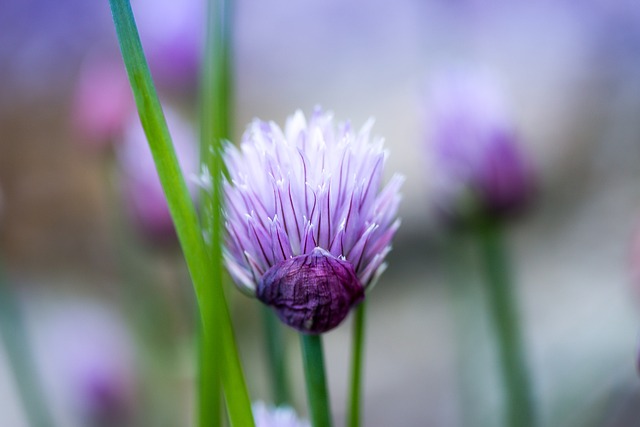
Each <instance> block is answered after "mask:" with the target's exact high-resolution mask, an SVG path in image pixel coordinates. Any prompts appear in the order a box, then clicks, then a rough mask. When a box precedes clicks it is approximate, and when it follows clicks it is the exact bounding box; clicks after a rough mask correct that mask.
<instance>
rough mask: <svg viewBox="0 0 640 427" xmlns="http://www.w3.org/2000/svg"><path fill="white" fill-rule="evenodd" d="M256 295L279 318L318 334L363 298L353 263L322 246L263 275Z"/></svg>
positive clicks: (287, 260)
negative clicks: (332, 253)
mask: <svg viewBox="0 0 640 427" xmlns="http://www.w3.org/2000/svg"><path fill="white" fill-rule="evenodd" d="M256 296H257V297H258V299H259V300H260V301H262V302H263V303H265V304H267V305H270V306H273V307H274V308H275V309H276V313H277V315H278V317H280V320H282V321H283V322H284V323H286V324H287V325H289V326H291V327H292V328H294V329H297V330H299V331H300V332H305V333H310V334H319V333H322V332H326V331H328V330H331V329H333V328H335V327H336V326H338V325H339V324H340V322H342V321H343V320H344V318H345V317H347V314H349V310H350V309H351V307H352V306H353V305H354V304H356V303H358V302H360V301H362V300H363V299H364V287H363V286H362V285H361V284H360V281H359V280H358V278H357V277H356V273H355V271H353V266H352V265H351V264H349V263H348V262H346V261H344V260H341V259H338V258H336V257H334V256H333V255H331V254H330V253H329V252H327V251H325V250H324V249H321V248H315V249H314V250H313V251H312V252H311V253H310V254H308V255H298V256H297V257H293V258H288V259H286V260H284V261H280V262H279V263H277V264H276V265H274V266H273V267H271V268H270V269H269V270H267V272H266V273H265V274H264V276H262V278H261V279H260V282H259V283H258V289H257V292H256Z"/></svg>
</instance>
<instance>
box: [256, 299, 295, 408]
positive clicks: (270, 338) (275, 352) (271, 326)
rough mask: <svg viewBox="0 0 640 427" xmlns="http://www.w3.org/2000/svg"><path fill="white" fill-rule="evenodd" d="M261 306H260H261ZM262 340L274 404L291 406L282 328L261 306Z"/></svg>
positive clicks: (271, 311)
mask: <svg viewBox="0 0 640 427" xmlns="http://www.w3.org/2000/svg"><path fill="white" fill-rule="evenodd" d="M261 305H262V304H261ZM262 320H263V323H264V338H265V346H266V349H267V359H268V361H269V367H270V369H269V372H270V374H271V386H272V388H273V397H274V401H275V404H276V405H278V406H280V405H289V406H291V405H292V402H291V395H290V392H289V377H288V375H287V365H288V364H287V345H286V339H285V338H286V337H285V334H284V332H285V331H284V327H283V325H282V323H281V322H280V320H278V318H277V317H276V315H275V314H274V313H273V310H271V308H270V307H267V306H266V305H262Z"/></svg>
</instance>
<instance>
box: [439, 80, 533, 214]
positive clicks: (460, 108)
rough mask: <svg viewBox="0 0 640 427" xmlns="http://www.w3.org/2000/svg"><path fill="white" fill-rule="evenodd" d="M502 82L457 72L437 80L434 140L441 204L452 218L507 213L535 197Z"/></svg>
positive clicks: (530, 176) (442, 208) (444, 212)
mask: <svg viewBox="0 0 640 427" xmlns="http://www.w3.org/2000/svg"><path fill="white" fill-rule="evenodd" d="M501 96H502V94H501V92H500V90H499V87H498V85H497V84H496V83H495V82H494V81H492V80H491V79H490V78H489V77H488V76H487V75H484V74H480V73H478V74H472V73H465V72H462V71H454V72H451V73H449V74H445V75H442V76H440V77H439V78H436V79H435V80H434V81H433V84H432V88H431V93H430V100H429V101H430V102H429V112H428V119H429V120H428V122H429V123H428V135H427V139H428V143H429V144H430V145H429V147H430V150H429V151H430V155H432V157H433V172H434V173H433V179H432V182H433V184H434V187H435V188H434V192H435V197H436V203H437V205H438V207H439V209H440V210H441V211H442V213H443V214H444V215H445V217H446V218H448V219H452V220H459V219H465V218H467V217H468V216H470V215H477V214H488V215H495V216H502V215H507V214H510V213H513V212H515V211H518V210H519V209H520V208H522V207H523V206H524V205H526V203H527V202H528V201H529V199H530V197H531V195H532V190H533V174H532V170H531V165H530V163H529V162H528V159H527V157H525V154H524V153H523V151H522V149H521V147H520V146H519V145H518V143H519V138H518V136H517V132H516V130H515V128H514V124H513V122H512V120H511V119H510V118H509V116H508V114H507V109H506V107H505V105H504V103H503V99H502V97H501Z"/></svg>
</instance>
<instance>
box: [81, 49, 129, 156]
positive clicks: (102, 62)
mask: <svg viewBox="0 0 640 427" xmlns="http://www.w3.org/2000/svg"><path fill="white" fill-rule="evenodd" d="M134 107H135V105H134V102H133V95H132V93H131V88H130V87H129V81H128V80H127V74H126V72H125V69H124V64H122V60H118V59H117V57H111V56H109V55H104V54H100V55H89V56H87V57H86V58H85V60H84V62H83V64H82V67H81V69H80V74H79V76H78V83H77V86H76V88H75V94H74V100H73V109H72V120H73V127H74V128H75V130H76V131H77V132H78V134H79V136H80V137H81V140H82V141H83V142H85V143H87V144H90V145H93V146H97V147H103V146H105V145H107V144H109V143H112V142H113V141H114V140H115V139H117V138H120V137H121V136H122V132H123V128H124V125H125V123H126V121H127V119H128V118H129V117H130V116H131V114H132V113H133V111H134V109H135V108H134Z"/></svg>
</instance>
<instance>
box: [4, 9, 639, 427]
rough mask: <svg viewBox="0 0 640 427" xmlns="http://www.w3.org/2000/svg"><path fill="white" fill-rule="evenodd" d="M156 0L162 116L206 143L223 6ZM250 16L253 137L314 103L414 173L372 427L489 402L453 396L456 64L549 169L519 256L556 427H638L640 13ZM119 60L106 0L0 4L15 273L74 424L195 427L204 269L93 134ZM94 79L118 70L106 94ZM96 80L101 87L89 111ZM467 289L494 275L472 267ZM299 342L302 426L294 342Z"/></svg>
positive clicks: (375, 365)
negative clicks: (443, 193)
mask: <svg viewBox="0 0 640 427" xmlns="http://www.w3.org/2000/svg"><path fill="white" fill-rule="evenodd" d="M167 3H169V2H167ZM160 4H161V2H158V1H156V2H152V1H150V0H146V1H143V0H140V1H134V2H133V8H134V12H135V13H136V16H137V18H138V20H139V22H140V26H141V36H142V39H143V43H144V44H145V47H147V46H152V47H153V46H156V45H159V46H163V45H162V43H164V41H162V37H163V35H164V34H166V33H171V34H173V35H174V37H175V40H171V41H170V42H166V43H167V44H170V45H171V46H170V48H166V49H167V50H168V51H170V52H171V55H173V56H169V57H168V59H166V58H162V57H160V59H158V60H157V62H155V63H154V62H152V68H153V72H154V76H157V78H158V79H159V80H158V81H159V86H162V87H164V88H165V89H164V92H163V93H162V99H163V100H164V101H166V102H167V104H171V105H172V107H171V108H176V109H177V110H178V111H179V112H180V114H181V115H182V116H183V118H185V119H186V120H187V121H191V122H192V123H193V126H195V117H196V116H197V114H196V102H197V97H198V91H197V63H198V52H199V50H200V45H199V43H200V42H201V34H202V32H201V24H202V21H203V19H204V18H203V14H202V13H201V10H202V7H203V5H202V4H201V3H199V2H198V1H196V0H190V1H185V2H175V4H174V5H173V6H160ZM235 19H236V21H235V34H234V36H235V40H234V51H235V58H234V65H235V106H234V112H235V115H234V121H235V130H234V135H235V139H234V140H235V141H238V140H239V138H240V136H241V134H242V131H243V129H244V128H245V126H246V124H247V123H249V121H250V120H252V119H253V118H254V117H259V118H262V119H266V120H274V121H276V122H278V123H281V124H283V123H284V121H285V119H286V117H287V116H288V115H290V114H292V113H293V112H294V111H295V110H296V109H302V110H303V111H305V112H307V113H309V112H311V111H312V110H313V108H314V106H316V105H321V106H322V107H324V108H325V109H330V110H332V111H334V112H335V116H336V118H337V119H339V120H346V119H350V120H351V121H352V123H353V124H354V125H356V126H361V125H362V124H364V122H365V121H366V120H367V119H368V118H369V117H372V116H373V117H375V119H376V123H375V126H374V128H373V133H374V134H376V135H381V136H384V138H385V141H386V147H387V148H388V150H389V152H390V157H389V160H388V164H387V172H388V173H389V176H390V174H391V173H392V172H400V173H402V174H404V175H405V176H406V182H405V184H404V186H403V202H402V204H401V210H400V216H401V217H402V221H403V223H402V227H401V228H400V230H399V232H398V234H397V236H396V239H395V241H394V250H393V252H392V253H391V255H390V256H389V269H388V271H387V272H386V273H385V275H384V276H383V278H382V280H381V281H380V283H379V284H378V285H377V287H376V289H375V292H372V293H371V294H369V297H368V298H369V301H370V304H369V318H368V319H369V320H368V322H369V323H368V326H367V342H366V349H367V353H366V376H365V389H366V392H365V425H367V426H374V427H375V426H392V425H397V426H445V427H448V426H456V425H458V423H460V422H461V416H460V414H461V412H462V411H461V403H460V402H461V399H460V396H461V395H462V394H464V393H465V392H468V391H469V390H466V391H465V390H461V387H460V386H459V382H458V380H457V378H458V375H457V374H458V373H459V372H460V365H459V363H460V360H461V357H460V356H459V355H457V349H459V348H460V347H459V345H458V344H457V341H458V340H457V338H456V336H458V335H456V323H455V315H454V312H453V310H452V304H451V300H452V293H451V289H450V286H449V284H448V280H447V277H448V273H447V270H448V268H447V264H446V262H445V261H446V259H445V258H446V257H445V255H444V253H443V250H442V247H443V245H442V240H443V232H442V226H441V225H440V224H439V223H438V221H437V220H436V218H435V216H434V215H433V209H432V203H433V195H432V194H431V193H430V191H429V185H428V184H429V180H430V175H429V173H430V167H429V163H428V161H427V155H426V154H425V152H426V141H425V133H426V129H425V126H426V125H425V123H427V120H426V117H425V114H424V102H425V91H426V88H427V87H428V85H429V82H430V79H431V78H432V77H433V76H434V75H436V74H437V73H439V72H441V71H442V70H443V69H447V68H448V67H451V66H459V65H464V66H465V67H482V68H484V69H491V70H492V72H493V73H494V74H495V75H496V76H498V77H499V79H500V81H501V83H502V84H503V86H504V88H505V89H506V91H505V92H506V94H507V96H508V98H509V103H510V105H511V106H512V110H511V113H512V115H513V119H514V123H515V125H516V127H517V129H518V130H519V134H520V136H521V142H522V144H523V145H524V147H525V149H526V152H527V153H528V154H529V155H530V156H531V159H532V162H533V163H534V165H535V169H536V172H537V179H538V185H537V188H538V191H537V197H536V200H535V202H534V203H532V205H531V206H530V209H529V211H528V212H526V214H525V215H522V216H521V217H520V218H518V219H517V221H513V222H512V223H511V224H510V227H509V229H508V231H509V234H508V245H509V249H510V250H509V255H510V258H511V259H512V261H513V272H514V276H515V278H516V279H517V285H518V287H517V292H518V297H519V302H520V306H521V309H522V317H523V324H524V326H525V331H526V344H527V348H528V357H529V362H530V365H531V368H532V372H533V376H534V383H535V389H536V394H537V396H538V406H539V408H540V411H541V414H542V420H543V424H544V425H548V426H554V427H555V426H605V425H606V426H634V425H640V421H638V420H640V410H638V408H640V405H639V403H640V387H639V386H638V381H639V379H638V377H637V374H636V358H637V345H638V326H639V323H638V293H639V288H638V287H639V286H640V275H639V274H638V270H640V250H639V249H637V246H638V243H637V242H636V243H635V245H636V249H635V252H634V240H637V239H638V236H637V235H638V229H639V224H640V120H639V118H640V6H638V5H637V3H635V2H633V1H623V0H616V1H604V0H589V1H584V2H579V3H576V2H570V1H541V2H507V1H499V0H493V1H490V2H476V1H473V0H466V1H465V0H460V1H454V2H450V1H449V2H447V1H436V0H430V1H417V0H398V1H394V2H384V1H362V0H350V1H338V0H330V1H317V0H310V1H305V2H291V1H284V0H273V1H268V2H257V1H249V0H238V1H237V2H236V4H235ZM174 21H175V22H174ZM143 22H146V24H143ZM187 30H188V31H187ZM154 37H155V38H156V39H154ZM158 40H160V41H158ZM172 43H173V44H172ZM118 55H119V53H118V50H117V43H116V40H115V34H114V30H113V28H112V23H111V21H110V14H109V9H108V2H106V1H103V2H86V1H82V0H59V1H57V2H55V4H53V3H51V2H47V1H45V0H27V1H24V0H4V2H3V3H2V4H1V7H0V195H1V197H0V251H1V254H2V264H3V269H4V270H5V273H6V276H7V280H8V282H9V283H10V285H11V289H12V290H13V291H15V294H16V295H17V296H18V300H19V303H20V307H21V308H22V309H23V313H24V319H25V322H26V325H27V331H28V340H29V342H30V343H31V348H32V350H33V351H34V356H35V362H36V365H37V366H38V374H39V376H40V377H41V378H42V382H43V384H44V386H45V389H46V391H47V396H49V399H50V401H51V404H52V407H53V411H54V413H55V416H56V419H57V420H58V422H59V425H60V426H82V425H86V424H85V421H84V420H85V418H86V417H85V415H86V412H87V411H89V412H90V411H94V410H95V408H94V407H93V406H91V405H95V404H96V403H95V402H94V401H95V400H96V399H97V401H98V403H100V404H104V402H105V401H106V402H108V405H107V408H111V406H109V405H113V407H115V408H118V409H117V411H120V412H122V414H120V415H121V416H122V418H119V419H118V420H117V421H112V422H111V424H107V425H114V426H115V425H136V426H147V425H148V426H161V425H167V426H176V425H187V422H188V420H189V419H190V417H191V412H192V411H191V408H192V405H193V392H192V389H193V387H192V384H193V379H194V369H195V368H194V366H193V361H194V360H195V356H194V353H193V348H194V336H193V330H194V324H195V321H194V315H193V304H194V302H193V297H192V292H191V287H190V283H189V280H188V276H187V274H186V269H185V266H184V263H183V261H182V260H181V258H180V254H179V250H178V249H177V248H176V246H175V243H174V242H172V239H171V233H170V232H169V233H164V235H163V236H161V237H158V236H153V237H150V236H149V233H148V231H149V230H145V229H140V227H138V225H137V222H136V219H135V218H133V217H132V216H131V215H130V213H131V212H130V208H127V203H129V202H130V200H129V199H127V197H126V193H127V185H128V184H127V182H128V181H127V179H126V176H127V175H126V173H122V172H123V171H122V170H121V169H120V168H119V166H118V159H119V158H120V157H119V156H120V155H119V154H118V153H119V151H118V149H117V148H115V149H114V148H113V146H114V145H117V143H116V142H114V140H117V139H118V138H119V137H120V136H116V137H114V136H113V135H114V134H112V133H109V132H110V128H109V126H107V125H105V126H106V127H107V131H105V132H106V133H107V134H109V137H108V138H103V139H108V140H109V141H110V143H109V144H102V143H96V140H99V139H100V138H97V137H96V135H95V134H92V133H91V132H92V131H94V130H95V128H92V127H91V124H90V125H86V121H89V122H91V117H98V118H100V117H106V116H107V115H108V114H111V113H112V112H113V111H116V112H119V111H121V110H119V109H118V106H119V105H125V104H126V101H121V98H119V97H124V99H126V96H127V95H126V94H125V95H122V94H121V93H120V92H118V90H117V88H118V87H119V86H118V83H117V79H118V77H114V78H113V79H115V80H116V83H113V86H109V84H110V83H109V80H108V79H109V77H108V76H112V75H116V76H117V74H118V70H120V67H121V66H122V64H121V62H120V59H119V56H118ZM105 58H106V59H105ZM102 60H104V62H101V61H102ZM190 61H192V62H190ZM96 63H97V64H98V65H92V64H96ZM118 64H119V65H118ZM92 67H93V68H94V69H98V70H100V71H102V72H103V73H102V74H103V76H102V77H101V78H96V79H95V80H92V77H91V73H88V72H87V69H91V68H92ZM163 67H165V68H163ZM172 67H173V68H172ZM111 69H113V72H112V73H111V72H106V71H105V70H107V71H108V70H111ZM87 74H89V77H87ZM98 74H100V73H98ZM104 75H107V77H104ZM82 82H84V83H82ZM87 82H88V83H87ZM82 85H84V86H85V89H86V87H88V88H89V89H86V90H89V91H90V94H91V95H90V96H88V98H86V99H85V100H84V101H80V100H79V99H81V97H82V96H84V95H81V94H79V93H80V92H81V89H80V87H81V86H82ZM105 88H106V89H105ZM110 88H112V89H110ZM113 88H115V89H113ZM101 89H102V90H101ZM91 90H93V92H91ZM87 99H88V100H89V101H87ZM91 100H93V101H94V102H91ZM82 102H84V103H82ZM105 104H107V105H115V107H114V108H113V109H109V108H108V107H104V109H103V107H102V106H104V105H105ZM123 108H124V107H123ZM124 110H126V108H124ZM125 113H126V114H130V112H129V111H124V112H122V114H123V115H124V114H125ZM115 115H116V116H117V115H118V114H115ZM87 117H89V118H87ZM109 117H111V116H109ZM127 117H128V116H127ZM116 119H117V117H116ZM116 119H114V120H116ZM83 120H85V122H83ZM85 125H86V126H85ZM87 126H88V127H87ZM87 129H89V130H87ZM98 130H100V129H98ZM103 130H104V129H103ZM96 132H98V131H96ZM193 132H195V133H196V134H197V131H196V130H194V131H193ZM100 135H101V136H102V134H100ZM105 145H108V146H107V147H105ZM128 209H129V210H128ZM472 251H473V248H470V252H472ZM464 265H465V262H464V261H462V260H461V261H460V267H459V268H460V269H464ZM468 275H469V277H470V279H471V280H472V281H478V280H479V278H476V276H477V273H474V270H473V267H472V268H471V269H470V270H469V271H468ZM231 291H232V289H230V293H229V295H230V298H231V300H232V305H233V310H234V320H235V327H236V332H237V335H238V338H239V342H240V349H241V353H242V356H243V359H244V361H245V370H246V375H247V379H248V383H249V388H250V391H251V393H252V396H253V397H255V398H256V399H263V400H267V401H268V400H269V392H268V385H267V379H266V376H265V373H264V371H265V369H266V364H265V363H264V355H263V354H264V352H263V342H262V336H261V326H260V323H261V317H260V312H259V310H258V304H257V303H256V302H255V301H252V300H249V299H248V298H246V297H244V296H242V295H240V294H239V293H237V292H235V291H234V292H231ZM476 299H477V301H476V302H475V303H473V302H472V303H471V304H470V305H469V313H470V316H475V317H474V319H475V321H473V322H471V324H472V325H473V326H474V329H473V330H471V331H468V332H469V333H468V336H467V342H466V344H467V345H466V346H465V348H466V349H467V350H468V353H467V354H465V355H464V357H462V359H463V360H466V362H465V363H467V366H472V371H473V372H474V373H475V375H476V377H475V378H476V381H475V382H474V383H473V384H472V386H473V387H472V388H473V390H475V393H476V394H475V395H476V396H478V398H477V400H476V401H475V403H474V408H472V410H473V411H476V412H475V413H476V414H477V417H478V424H477V425H488V426H491V425H497V422H498V421H497V420H498V419H499V416H500V413H501V412H500V408H499V405H500V399H499V395H498V392H497V384H496V379H495V376H496V375H497V373H496V367H495V363H496V362H495V355H494V354H493V353H492V351H493V350H492V345H491V342H490V341H491V337H490V334H489V331H488V328H489V327H488V320H487V319H486V318H485V317H486V316H485V315H483V314H482V308H481V306H482V301H481V299H482V298H481V295H480V293H479V291H478V295H477V298H476ZM158 319H161V320H162V321H158ZM349 332H350V328H349V322H346V323H345V324H344V325H343V326H341V327H340V328H338V329H337V330H335V331H333V332H331V333H329V334H328V335H327V337H326V352H327V354H326V358H327V365H328V371H329V382H330V388H331V398H332V403H333V408H334V412H335V416H336V421H337V425H341V421H342V420H343V418H344V411H345V403H344V397H345V395H346V389H347V379H348V366H349V363H348V362H349ZM289 338H290V340H289V343H290V351H291V358H290V361H291V372H292V383H294V384H295V389H296V390H297V391H299V393H297V394H296V396H298V397H297V400H296V405H297V407H298V409H299V411H300V412H301V413H302V414H304V413H305V401H304V398H303V397H304V393H303V387H302V379H301V368H300V365H301V362H300V358H299V353H298V343H297V341H296V340H295V338H294V337H293V336H291V337H289ZM5 354H6V352H3V351H2V350H1V349H0V425H2V426H7V427H21V426H25V425H26V420H25V418H24V414H23V408H22V407H21V404H20V401H19V399H18V398H17V395H16V387H15V380H14V377H13V375H12V372H11V369H10V368H9V365H8V363H7V359H6V357H5ZM69 358H70V359H71V360H72V362H69ZM83 363H84V364H86V365H87V366H86V369H85V371H81V372H80V373H78V372H77V371H78V369H75V368H78V366H84V365H83ZM469 364H470V365H469ZM83 372H88V373H89V374H90V375H89V376H91V375H93V376H92V379H93V380H94V382H92V383H91V384H92V385H91V386H90V387H89V388H90V390H91V393H93V394H91V393H90V394H91V396H93V397H92V399H93V400H91V401H90V402H89V403H87V402H86V401H84V400H83V399H84V398H83V397H78V393H79V395H80V396H83V392H86V387H85V386H82V387H85V388H82V387H80V389H81V390H84V391H83V392H78V387H76V386H75V381H76V380H75V379H74V375H76V374H77V375H79V376H80V377H82V375H83V374H82V373H83ZM98 373H99V374H100V375H104V376H105V378H106V379H105V378H102V377H100V375H98ZM96 377H99V378H97V379H96ZM82 378H84V377H82ZM82 378H81V379H79V380H78V382H80V383H82V381H84V380H83V379H82ZM114 378H116V380H114ZM96 384H97V385H96ZM94 386H95V387H94ZM91 387H94V388H95V389H96V390H98V391H95V390H94V388H91ZM465 387H469V384H467V385H466V386H465ZM103 389H104V390H103ZM105 390H106V391H105ZM95 396H99V397H98V398H96V397H95ZM105 396H106V397H105ZM162 402H167V403H166V404H164V405H163V404H162ZM87 408H89V409H87ZM467 409H468V408H467ZM101 410H102V409H101ZM83 417H84V418H83Z"/></svg>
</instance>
